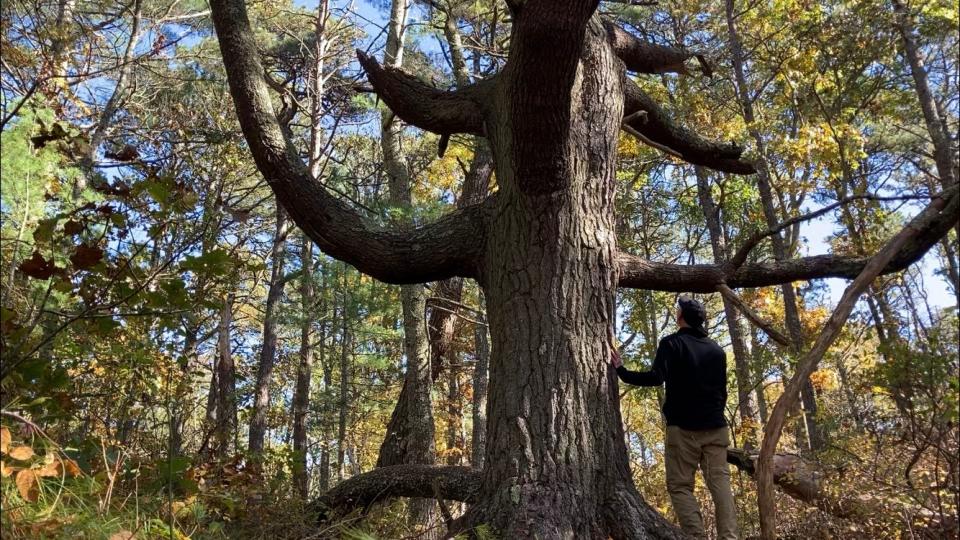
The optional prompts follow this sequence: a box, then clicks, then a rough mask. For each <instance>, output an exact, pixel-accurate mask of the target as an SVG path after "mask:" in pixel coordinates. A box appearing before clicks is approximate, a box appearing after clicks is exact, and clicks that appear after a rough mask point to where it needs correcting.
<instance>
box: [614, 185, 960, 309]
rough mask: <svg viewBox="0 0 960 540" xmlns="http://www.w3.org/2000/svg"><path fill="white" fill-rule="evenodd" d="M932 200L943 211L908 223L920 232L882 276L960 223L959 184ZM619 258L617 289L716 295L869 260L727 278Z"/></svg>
mask: <svg viewBox="0 0 960 540" xmlns="http://www.w3.org/2000/svg"><path fill="white" fill-rule="evenodd" d="M934 198H935V199H936V198H942V199H943V206H942V208H941V209H940V210H938V211H925V214H924V215H922V216H921V217H920V218H919V219H918V220H917V221H916V222H914V223H913V224H912V226H913V227H916V228H917V229H918V231H919V232H918V234H916V235H914V236H913V237H912V238H910V239H909V240H908V241H907V242H906V243H905V244H904V245H903V247H902V248H901V249H900V250H899V251H898V252H897V254H896V255H894V257H893V258H892V259H891V260H890V262H889V263H888V264H887V265H886V266H885V267H884V268H883V270H882V272H881V274H889V273H892V272H899V271H901V270H903V269H905V268H907V267H908V266H910V265H911V264H913V263H914V262H916V261H918V260H919V259H920V258H921V257H923V255H924V254H925V253H926V252H927V251H928V250H929V249H930V248H931V247H933V245H934V244H936V243H937V241H938V240H939V239H940V238H942V237H943V236H944V235H945V234H947V231H949V230H950V228H951V227H953V226H954V225H956V223H957V222H958V221H960V195H958V186H956V185H954V186H953V187H951V188H950V189H947V190H945V191H944V192H943V193H941V194H940V195H938V196H936V197H934ZM618 259H619V262H620V286H621V287H629V288H633V289H651V290H660V291H675V292H714V291H716V289H717V285H719V284H721V283H726V284H727V285H728V286H729V287H731V288H738V287H766V286H770V285H780V284H783V283H790V282H793V281H801V280H811V279H821V278H828V277H836V278H846V279H853V278H855V277H857V275H859V274H860V271H861V270H863V268H864V266H866V265H867V263H868V262H869V261H870V257H847V256H842V255H815V256H812V257H803V258H799V259H789V260H785V261H776V262H762V263H747V264H744V265H743V266H741V267H740V268H737V269H736V270H734V271H733V272H732V273H731V274H727V273H726V272H725V267H724V266H723V265H716V264H692V265H682V264H669V263H661V262H654V261H649V260H646V259H643V258H641V257H637V256H635V255H630V254H627V253H620V254H619V255H618Z"/></svg>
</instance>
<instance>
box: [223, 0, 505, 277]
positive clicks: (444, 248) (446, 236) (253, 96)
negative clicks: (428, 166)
mask: <svg viewBox="0 0 960 540" xmlns="http://www.w3.org/2000/svg"><path fill="white" fill-rule="evenodd" d="M210 7H211V10H212V14H213V22H214V25H215V27H216V31H217V39H218V41H219V43H220V50H221V53H222V56H223V63H224V67H225V68H226V72H227V80H228V81H229V83H230V93H231V95H232V96H233V102H234V104H235V105H236V110H237V117H238V119H239V120H240V127H241V128H242V129H243V134H244V137H245V138H246V140H247V143H248V144H249V145H250V152H251V153H252V154H253V158H254V160H255V161H256V164H257V168H258V169H259V171H260V173H261V174H262V175H263V177H264V178H265V179H266V180H267V182H268V183H269V184H270V187H271V188H272V189H273V192H274V193H275V194H276V196H277V200H278V201H279V203H280V204H282V205H283V207H284V208H285V209H286V210H287V212H288V213H289V214H290V217H291V218H293V220H294V222H296V224H297V225H298V226H299V227H300V228H301V229H302V230H303V231H304V232H305V233H306V234H307V235H308V236H309V237H310V239H311V240H313V241H314V242H315V243H316V244H317V245H318V246H319V247H320V249H322V250H323V251H324V252H325V253H327V254H328V255H330V256H332V257H335V258H337V259H339V260H342V261H344V262H347V263H349V264H351V265H353V266H355V267H356V268H357V269H358V270H359V271H361V272H363V273H365V274H369V275H371V276H373V277H375V278H377V279H379V280H381V281H385V282H388V283H417V282H426V281H435V280H439V279H445V278H449V277H453V276H463V277H473V276H474V275H476V261H477V260H478V259H479V250H480V246H482V245H483V242H478V241H477V235H478V233H479V234H481V235H482V234H483V231H484V229H485V227H484V222H485V215H486V212H488V211H489V207H490V206H491V205H492V202H491V203H490V204H487V205H483V204H481V205H476V206H473V207H470V208H466V209H463V210H460V211H457V212H455V213H453V214H450V215H448V216H447V217H445V218H442V219H440V220H438V221H436V222H434V223H431V224H429V225H425V226H422V227H418V228H415V229H410V230H387V229H384V228H383V227H380V226H378V225H377V224H375V223H373V222H371V221H369V220H367V219H365V218H364V217H363V216H361V215H360V214H359V213H358V212H356V211H354V209H353V208H351V207H350V206H348V205H347V204H346V203H344V202H343V201H341V200H340V199H338V198H336V197H334V196H333V195H331V194H330V193H328V192H327V190H326V189H325V188H324V187H323V185H322V184H321V183H320V182H318V181H317V180H316V179H314V178H313V177H312V176H311V175H310V173H309V171H308V170H307V168H306V165H305V164H304V163H303V160H301V159H300V156H299V154H298V153H297V150H296V148H295V147H294V145H293V144H292V143H291V141H290V140H289V139H288V138H287V136H286V134H285V133H284V131H283V130H282V129H281V127H280V124H279V122H278V121H277V116H276V114H275V112H274V109H273V103H272V100H271V95H270V92H269V90H268V87H267V84H266V82H265V81H264V78H263V73H264V70H263V66H262V64H261V63H260V57H259V54H258V52H257V46H256V42H255V41H254V37H253V32H252V30H251V28H250V21H249V19H248V18H247V11H246V6H245V5H244V2H243V0H212V1H211V2H210ZM467 116H469V115H467Z"/></svg>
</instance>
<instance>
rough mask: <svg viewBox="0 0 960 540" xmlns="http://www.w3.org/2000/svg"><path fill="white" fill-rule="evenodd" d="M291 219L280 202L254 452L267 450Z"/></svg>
mask: <svg viewBox="0 0 960 540" xmlns="http://www.w3.org/2000/svg"><path fill="white" fill-rule="evenodd" d="M288 232H289V221H288V220H287V218H286V215H285V214H284V212H283V208H282V207H281V206H280V205H279V204H278V205H277V219H276V229H275V231H274V236H273V248H272V250H271V253H270V259H271V261H272V262H271V268H270V284H269V286H268V289H267V305H266V307H265V309H264V313H263V334H262V336H263V344H262V346H261V348H260V363H259V365H258V367H257V382H256V387H255V389H254V392H253V413H252V415H251V416H250V440H249V449H250V453H251V454H258V453H260V452H263V442H264V438H265V437H266V433H267V411H268V410H269V409H270V382H271V380H272V378H273V368H274V366H276V363H277V304H279V303H280V298H281V297H282V296H283V288H284V285H285V284H286V280H285V279H284V275H283V267H284V263H285V259H286V253H287V248H286V245H287V233H288Z"/></svg>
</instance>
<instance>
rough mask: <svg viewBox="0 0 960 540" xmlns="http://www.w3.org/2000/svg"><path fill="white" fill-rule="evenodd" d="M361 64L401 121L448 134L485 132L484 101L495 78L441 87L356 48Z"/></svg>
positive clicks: (480, 133) (487, 97) (375, 87)
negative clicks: (443, 88) (460, 86)
mask: <svg viewBox="0 0 960 540" xmlns="http://www.w3.org/2000/svg"><path fill="white" fill-rule="evenodd" d="M357 58H358V59H359V60H360V65H361V66H363V69H364V71H366V72H367V79H368V80H369V81H370V84H371V85H372V86H373V89H374V91H375V92H376V93H377V95H378V96H380V99H382V100H383V101H384V103H386V104H387V106H388V107H390V110H391V111H393V112H394V114H396V115H397V116H399V117H400V118H402V119H403V121H404V122H407V123H408V124H412V125H414V126H417V127H418V128H421V129H425V130H427V131H431V132H433V133H439V134H441V135H450V134H452V133H472V134H474V135H484V129H483V112H482V111H483V104H484V103H485V102H486V101H488V100H489V99H490V97H489V92H490V89H491V88H492V86H493V84H494V79H487V80H484V81H480V82H478V83H476V84H472V85H470V86H465V87H463V88H460V89H457V90H449V91H448V90H440V89H438V88H434V87H432V86H430V85H428V84H426V83H424V82H423V81H421V80H420V79H418V78H416V77H414V76H413V75H410V74H408V73H405V72H404V71H403V70H400V69H397V68H393V67H390V66H381V65H380V63H379V62H377V61H376V60H375V59H374V58H372V57H370V56H367V55H366V54H364V53H363V52H362V51H359V50H358V51H357Z"/></svg>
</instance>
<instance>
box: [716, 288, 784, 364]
mask: <svg viewBox="0 0 960 540" xmlns="http://www.w3.org/2000/svg"><path fill="white" fill-rule="evenodd" d="M717 292H719V293H720V294H721V295H722V296H723V297H724V298H726V299H727V300H729V301H730V303H731V304H733V305H734V306H736V308H737V309H738V310H740V312H741V313H743V315H744V316H745V317H746V318H747V319H749V320H750V322H751V323H753V325H754V326H756V327H757V328H760V329H762V330H763V331H764V332H766V333H767V335H768V336H770V339H772V340H774V341H776V342H777V344H778V345H780V346H781V347H784V348H786V349H789V348H790V347H792V345H791V343H790V338H788V337H787V336H786V335H785V334H784V333H783V332H780V331H779V330H777V329H776V328H774V327H773V324H772V323H771V322H770V321H768V320H766V319H764V318H763V317H761V316H760V315H759V314H758V313H757V312H755V311H753V309H751V308H750V306H748V305H747V303H746V302H744V301H743V299H742V298H740V297H739V296H737V293H735V292H733V289H731V288H730V287H727V286H726V285H725V284H723V283H721V284H719V285H717Z"/></svg>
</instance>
